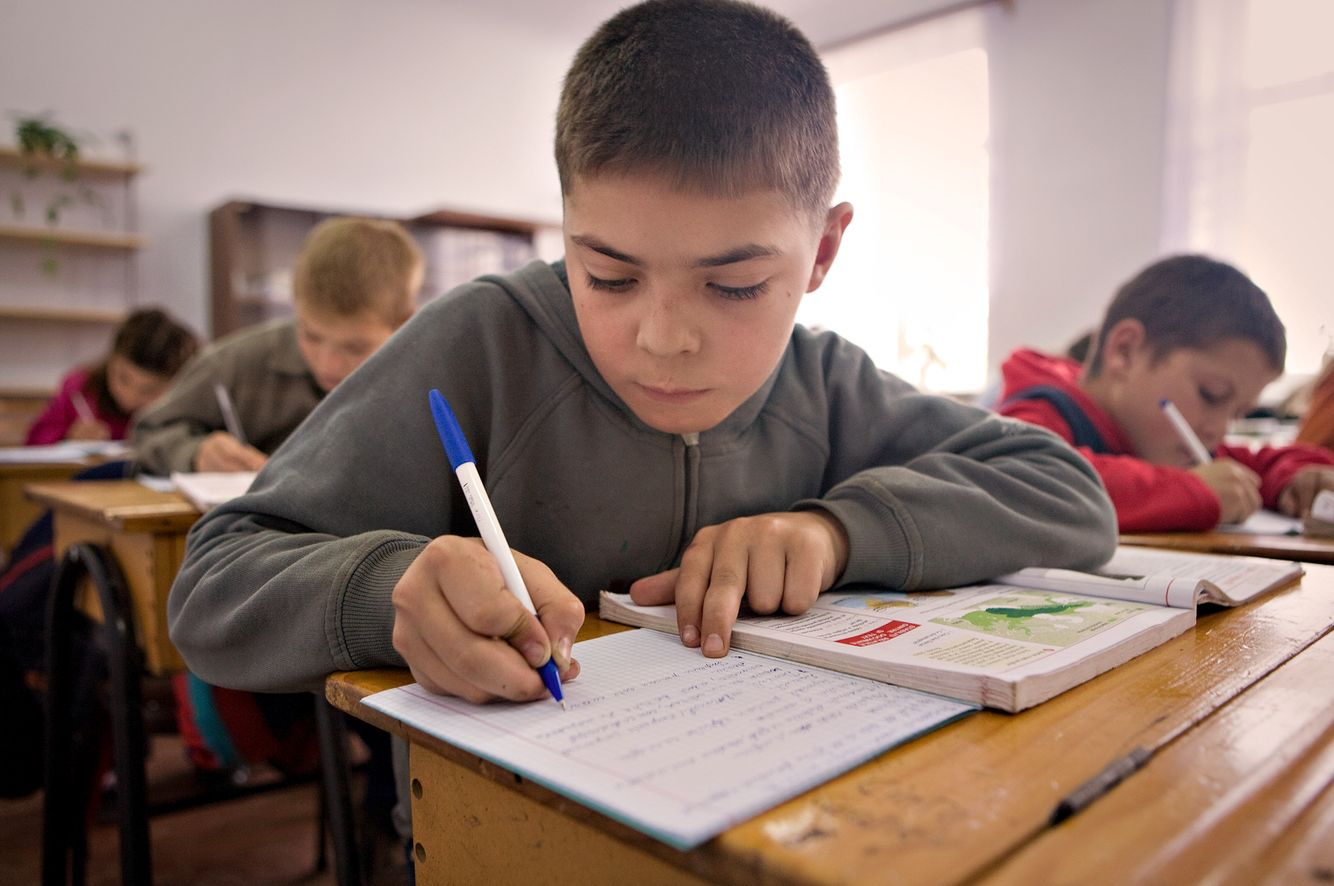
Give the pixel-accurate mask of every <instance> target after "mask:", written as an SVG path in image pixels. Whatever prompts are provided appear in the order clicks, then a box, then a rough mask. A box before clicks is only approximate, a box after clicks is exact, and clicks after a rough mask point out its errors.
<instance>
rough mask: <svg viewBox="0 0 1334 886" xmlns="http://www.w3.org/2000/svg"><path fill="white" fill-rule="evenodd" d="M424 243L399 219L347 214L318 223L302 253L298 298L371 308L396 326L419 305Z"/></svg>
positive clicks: (353, 310) (323, 308)
mask: <svg viewBox="0 0 1334 886" xmlns="http://www.w3.org/2000/svg"><path fill="white" fill-rule="evenodd" d="M422 267H423V259H422V252H421V247H419V246H418V245H417V241H415V240H413V239H412V235H411V234H409V233H408V232H407V229H406V228H404V227H403V226H402V225H400V224H399V223H398V222H395V221H389V220H386V219H371V218H356V217H353V216H342V217H336V218H327V219H325V220H324V221H322V222H320V223H319V224H318V225H316V226H315V227H314V228H313V229H311V232H310V234H309V236H307V237H306V243H305V245H304V246H303V247H302V248H301V254H300V255H299V256H297V260H296V267H295V268H294V269H293V272H292V295H293V298H294V299H295V300H296V301H297V302H299V303H300V304H303V305H305V306H307V307H309V308H311V309H313V310H315V311H318V312H320V313H324V314H333V315H335V316H339V317H351V316H355V315H357V314H360V313H362V312H363V311H370V312H371V313H373V314H375V315H376V316H378V317H379V318H380V319H382V320H383V321H384V322H385V323H386V324H388V325H389V326H394V327H397V326H398V325H399V324H401V323H403V321H405V320H407V318H408V317H410V316H411V315H412V311H413V309H414V308H415V307H416V302H417V292H416V285H417V283H418V282H419V281H418V279H417V274H418V272H419V271H420V269H421V268H422Z"/></svg>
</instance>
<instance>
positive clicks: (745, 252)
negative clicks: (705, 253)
mask: <svg viewBox="0 0 1334 886" xmlns="http://www.w3.org/2000/svg"><path fill="white" fill-rule="evenodd" d="M772 255H778V250H777V249H772V248H770V247H768V246H761V245H759V244H758V243H750V244H747V245H746V246H738V247H737V248H736V249H729V250H728V251H727V252H724V253H723V254H722V255H715V256H710V257H709V258H702V259H700V260H699V261H697V262H695V267H697V268H717V267H721V266H722V265H731V264H736V263H737V262H743V261H749V260H750V259H752V258H768V257H769V256H772Z"/></svg>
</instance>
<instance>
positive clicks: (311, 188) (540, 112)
mask: <svg viewBox="0 0 1334 886" xmlns="http://www.w3.org/2000/svg"><path fill="white" fill-rule="evenodd" d="M472 6H473V4H468V3H442V2H437V0H388V2H383V3H379V2H377V3H363V2H356V0H283V2H280V3H272V2H267V0H227V2H224V3H218V2H212V0H134V2H131V3H113V4H102V3H96V4H95V3H84V2H78V0H42V2H40V3H30V2H25V0H0V110H3V111H4V112H5V114H6V122H5V129H4V130H2V131H0V143H12V141H13V139H12V134H11V132H12V123H11V121H10V119H9V115H10V114H11V113H13V112H26V113H35V112H42V111H54V112H56V114H57V120H58V122H60V123H62V124H64V125H66V126H67V127H69V128H71V129H73V130H76V131H88V132H91V133H94V134H96V135H99V136H101V137H102V139H103V141H102V144H101V145H100V146H95V147H94V148H93V150H92V151H91V152H90V153H92V154H93V155H96V154H97V153H98V150H99V147H100V149H102V150H105V151H108V152H109V153H111V155H112V156H115V153H114V147H115V146H114V143H113V142H111V139H110V135H111V134H112V133H114V132H115V131H116V130H117V129H120V128H122V127H128V128H129V129H131V130H132V131H133V133H134V136H135V139H136V142H137V147H138V159H139V162H141V163H142V164H143V165H144V166H145V167H146V172H145V173H144V174H143V175H141V176H140V177H139V178H138V180H137V187H138V194H139V219H140V230H141V231H142V232H143V233H144V234H145V235H146V236H147V238H148V240H149V246H148V248H147V249H145V250H143V252H142V253H141V254H140V256H139V261H140V268H139V281H140V283H139V288H140V296H141V297H140V301H143V302H157V303H161V304H165V305H167V306H168V307H169V308H171V309H173V310H175V311H176V312H177V313H178V314H180V315H181V316H182V318H183V319H185V320H186V321H188V322H189V323H191V324H192V325H194V326H195V327H196V328H197V329H200V330H204V331H207V319H206V318H207V317H208V282H207V274H208V220H207V215H208V212H209V210H210V209H212V208H213V207H214V206H216V205H218V204H220V203H222V202H224V201H225V200H228V199H230V198H234V197H239V198H249V199H256V200H262V201H265V202H272V203H279V204H293V205H310V206H315V207H329V208H334V209H347V210H359V211H365V212H381V213H386V214H389V213H404V214H406V213H414V212H420V211H424V210H427V209H432V208H436V207H440V206H449V207H454V208H460V209H465V210H473V211H480V212H487V213H494V214H501V215H513V216H518V217H524V218H533V219H537V220H541V221H551V222H558V221H559V216H560V200H559V188H558V185H557V181H556V175H555V170H554V165H553V163H552V161H551V159H550V157H551V133H552V131H553V122H552V121H553V118H554V109H555V102H556V97H557V95H558V93H559V87H560V77H561V76H562V75H563V73H564V69H565V67H566V66H567V65H568V62H569V57H568V50H567V49H566V48H564V47H559V48H553V47H551V46H549V45H548V44H547V43H546V42H545V41H543V40H542V39H541V37H540V36H539V35H536V34H533V33H528V32H525V31H523V30H520V29H516V30H515V32H514V33H513V34H508V33H502V32H500V31H499V29H498V28H497V27H496V25H495V23H494V22H493V21H491V20H489V19H479V18H478V17H477V15H476V14H475V13H473V12H472V11H470V9H471V7H472ZM62 369H63V367H62Z"/></svg>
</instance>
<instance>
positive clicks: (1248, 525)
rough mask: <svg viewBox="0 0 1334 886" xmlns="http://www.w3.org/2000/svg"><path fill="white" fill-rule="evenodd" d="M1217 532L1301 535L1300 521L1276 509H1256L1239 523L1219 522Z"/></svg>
mask: <svg viewBox="0 0 1334 886" xmlns="http://www.w3.org/2000/svg"><path fill="white" fill-rule="evenodd" d="M1218 531H1219V532H1243V533H1249V534H1251V535H1301V534H1302V521H1301V519H1299V518H1297V517H1289V516H1287V515H1286V514H1280V513H1278V512H1277V511H1264V510H1261V511H1256V512H1255V513H1254V514H1251V515H1250V516H1249V517H1247V518H1246V520H1245V521H1244V522H1241V523H1220V524H1219V526H1218Z"/></svg>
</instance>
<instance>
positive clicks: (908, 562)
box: [793, 495, 922, 590]
mask: <svg viewBox="0 0 1334 886" xmlns="http://www.w3.org/2000/svg"><path fill="white" fill-rule="evenodd" d="M814 508H819V509H821V510H823V511H825V512H827V513H829V514H830V515H831V516H833V517H834V518H835V519H836V520H838V521H839V522H840V523H842V524H843V528H844V529H845V530H847V533H848V564H847V566H846V567H844V569H843V574H842V575H841V576H839V578H838V580H837V581H836V582H834V587H836V588H837V587H844V586H847V585H854V584H873V585H879V586H881V587H887V588H894V589H897V590H911V589H912V588H914V587H916V586H917V584H918V583H919V582H920V581H921V577H922V575H921V568H920V564H917V562H916V560H915V558H914V557H913V551H914V550H920V549H921V546H920V543H919V539H918V536H917V528H916V526H915V525H913V523H912V521H911V519H910V518H908V517H906V515H900V514H899V513H897V512H895V511H894V510H893V509H892V508H889V507H886V506H885V505H884V503H883V502H880V501H878V500H862V499H861V498H859V497H856V498H854V497H850V496H846V495H844V496H840V497H838V498H833V499H829V498H825V499H806V500H804V501H800V502H798V503H797V504H796V505H795V506H794V507H793V510H797V511H803V510H811V509H814Z"/></svg>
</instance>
